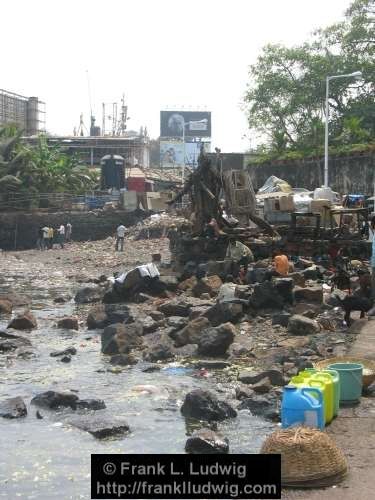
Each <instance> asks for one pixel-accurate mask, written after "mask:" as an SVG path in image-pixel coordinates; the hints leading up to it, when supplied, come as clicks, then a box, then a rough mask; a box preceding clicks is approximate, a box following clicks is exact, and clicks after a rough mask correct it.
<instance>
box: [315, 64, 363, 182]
mask: <svg viewBox="0 0 375 500" xmlns="http://www.w3.org/2000/svg"><path fill="white" fill-rule="evenodd" d="M361 77H362V72H361V71H355V72H354V73H349V74H347V75H333V76H327V78H326V128H325V138H324V139H325V140H324V187H328V122H329V102H328V99H329V82H330V80H337V79H339V78H355V79H356V80H358V79H360V78H361Z"/></svg>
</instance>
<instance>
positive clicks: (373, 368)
mask: <svg viewBox="0 0 375 500" xmlns="http://www.w3.org/2000/svg"><path fill="white" fill-rule="evenodd" d="M333 363H359V364H361V365H363V368H364V369H365V370H366V371H368V373H364V374H363V375H362V383H363V387H368V386H369V385H371V384H372V383H373V382H374V381H375V361H371V359H366V358H356V357H353V358H351V357H350V356H342V357H337V358H328V359H323V360H322V361H318V362H317V363H314V367H315V368H316V369H317V370H324V369H325V368H327V367H328V365H333ZM370 372H371V373H370Z"/></svg>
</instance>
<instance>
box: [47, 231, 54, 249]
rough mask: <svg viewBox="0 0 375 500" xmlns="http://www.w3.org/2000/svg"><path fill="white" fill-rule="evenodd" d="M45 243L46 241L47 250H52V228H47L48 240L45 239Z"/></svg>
mask: <svg viewBox="0 0 375 500" xmlns="http://www.w3.org/2000/svg"><path fill="white" fill-rule="evenodd" d="M47 241H48V249H49V250H52V248H53V227H49V228H48V238H47Z"/></svg>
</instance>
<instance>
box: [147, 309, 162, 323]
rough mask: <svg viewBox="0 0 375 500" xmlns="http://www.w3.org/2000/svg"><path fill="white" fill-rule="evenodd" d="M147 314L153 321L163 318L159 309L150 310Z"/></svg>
mask: <svg viewBox="0 0 375 500" xmlns="http://www.w3.org/2000/svg"><path fill="white" fill-rule="evenodd" d="M148 314H149V316H150V317H151V318H152V319H153V320H154V321H163V320H164V319H165V315H164V314H163V313H162V312H160V311H150V312H149V313H148Z"/></svg>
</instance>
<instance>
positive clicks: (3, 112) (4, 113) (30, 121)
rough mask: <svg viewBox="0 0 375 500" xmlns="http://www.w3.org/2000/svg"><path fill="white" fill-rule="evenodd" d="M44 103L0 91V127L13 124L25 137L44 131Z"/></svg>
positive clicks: (36, 99)
mask: <svg viewBox="0 0 375 500" xmlns="http://www.w3.org/2000/svg"><path fill="white" fill-rule="evenodd" d="M45 121H46V120H45V103H44V102H42V101H40V100H39V99H38V98H37V97H25V96H22V95H18V94H15V93H13V92H9V91H7V90H2V89H0V125H7V124H15V125H17V126H18V127H19V128H20V129H22V130H23V131H24V134H25V135H27V136H31V135H36V134H38V133H39V132H44V131H45Z"/></svg>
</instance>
